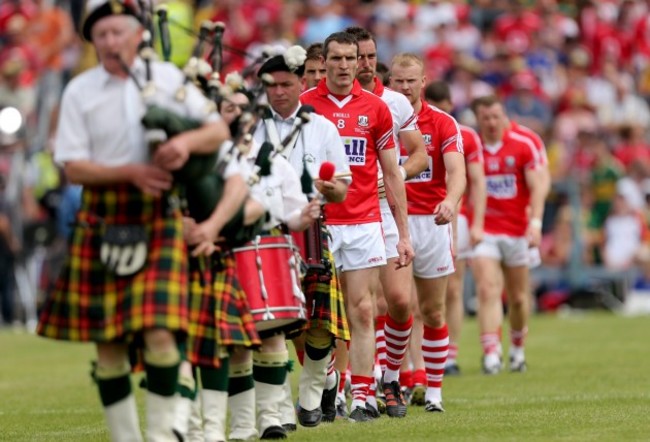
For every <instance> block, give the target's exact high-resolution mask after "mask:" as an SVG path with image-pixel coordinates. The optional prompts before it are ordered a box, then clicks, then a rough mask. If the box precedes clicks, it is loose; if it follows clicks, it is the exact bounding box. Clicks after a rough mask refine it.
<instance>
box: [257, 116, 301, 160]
mask: <svg viewBox="0 0 650 442" xmlns="http://www.w3.org/2000/svg"><path fill="white" fill-rule="evenodd" d="M298 124H300V118H298V117H296V118H295V120H294V122H293V127H292V128H291V131H290V133H291V132H293V130H294V129H295V128H296V126H298ZM264 126H265V128H266V137H267V139H268V140H269V141H270V142H271V144H273V146H274V147H275V149H278V148H279V146H280V143H281V142H282V141H281V140H280V134H278V128H277V127H276V125H275V121H274V120H273V118H265V119H264ZM300 132H301V131H298V132H296V133H294V135H293V137H291V140H289V144H288V145H287V147H286V148H285V149H284V151H282V156H283V157H284V158H286V159H288V158H289V157H290V156H291V152H293V148H294V147H296V142H297V141H298V136H299V135H300Z"/></svg>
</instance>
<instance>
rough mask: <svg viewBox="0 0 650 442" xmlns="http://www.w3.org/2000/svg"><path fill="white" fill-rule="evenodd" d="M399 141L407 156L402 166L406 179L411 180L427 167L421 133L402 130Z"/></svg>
mask: <svg viewBox="0 0 650 442" xmlns="http://www.w3.org/2000/svg"><path fill="white" fill-rule="evenodd" d="M399 141H400V143H401V145H402V146H404V149H405V150H406V153H407V154H408V159H407V160H406V162H405V163H404V164H402V167H403V168H404V170H405V171H406V178H407V179H408V178H413V177H414V176H417V175H418V174H419V173H420V172H422V171H423V170H425V169H426V168H427V166H428V159H427V150H426V147H425V146H424V138H422V132H420V131H419V130H402V131H400V133H399Z"/></svg>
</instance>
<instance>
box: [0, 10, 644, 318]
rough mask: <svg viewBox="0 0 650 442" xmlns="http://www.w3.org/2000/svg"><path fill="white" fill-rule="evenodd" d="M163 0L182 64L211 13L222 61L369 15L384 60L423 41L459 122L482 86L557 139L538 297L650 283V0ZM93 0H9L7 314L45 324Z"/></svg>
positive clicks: (1, 203) (234, 67)
mask: <svg viewBox="0 0 650 442" xmlns="http://www.w3.org/2000/svg"><path fill="white" fill-rule="evenodd" d="M161 3H163V2H161ZM164 3H166V4H167V5H168V10H169V17H170V23H171V24H170V30H171V34H172V48H173V62H174V63H176V64H178V65H179V66H181V67H182V66H183V65H184V64H185V62H186V61H187V59H188V57H189V54H190V51H191V49H192V47H193V45H194V43H195V40H196V39H195V37H194V36H193V35H191V33H190V32H187V30H188V29H189V30H194V29H198V27H199V25H200V23H201V22H202V21H203V20H206V19H207V20H213V21H222V22H224V23H225V24H226V31H225V34H224V45H225V48H226V50H225V52H224V71H225V72H223V74H225V73H227V72H230V71H241V70H242V69H245V68H246V67H247V66H249V65H250V64H251V63H252V62H253V60H255V59H258V58H259V57H261V56H263V54H264V53H267V54H268V53H270V52H273V51H277V50H281V49H282V48H286V47H288V46H290V45H291V44H294V43H300V44H303V45H305V46H306V45H308V44H310V43H313V42H318V41H323V40H324V39H325V37H327V36H328V35H329V34H330V33H332V32H335V31H339V30H342V29H344V28H345V27H347V26H349V25H353V24H358V25H361V26H364V27H366V28H368V29H369V30H371V31H372V32H373V33H374V35H375V37H376V40H377V48H378V58H379V60H380V61H381V62H383V63H384V64H386V65H390V60H391V58H392V57H393V56H394V55H395V54H397V53H399V52H414V53H416V54H419V55H422V56H423V57H424V59H425V68H426V76H427V80H429V81H431V80H440V79H443V80H446V81H448V82H449V84H450V86H451V90H452V98H453V101H454V104H455V108H454V111H453V113H454V116H455V117H456V118H457V119H458V120H459V121H460V122H462V123H464V124H468V125H470V126H472V125H474V117H473V115H472V113H471V111H470V110H469V103H470V102H471V100H472V99H473V98H475V97H478V96H482V95H486V94H490V93H496V94H498V95H499V96H500V97H501V98H502V100H503V102H504V104H505V108H506V110H507V112H508V114H509V116H510V117H511V119H513V120H516V121H518V122H520V123H522V124H524V125H526V126H528V127H530V128H531V129H533V130H535V131H536V132H538V133H539V134H540V135H541V136H542V137H543V139H544V140H545V142H546V147H547V150H548V155H549V161H550V169H551V174H552V177H553V191H552V193H551V195H550V197H549V199H548V202H547V208H546V214H545V218H544V239H543V244H542V247H541V252H542V259H543V266H542V268H540V269H537V270H536V271H535V273H534V279H535V292H536V295H537V299H538V303H537V307H538V309H540V310H552V309H554V308H556V307H557V306H558V305H560V304H562V303H565V302H567V300H569V299H574V300H575V299H582V302H585V303H586V304H589V303H590V302H595V301H594V299H597V300H598V301H597V302H599V303H600V304H605V305H606V306H609V307H616V305H617V304H618V303H619V302H620V301H621V300H622V299H623V297H624V294H625V293H626V292H627V291H628V290H635V289H636V290H645V289H648V288H650V234H649V233H648V226H649V223H650V204H649V202H650V198H649V196H650V143H649V138H648V126H649V125H650V108H649V106H648V103H649V99H650V0H602V1H581V0H575V1H559V0H538V1H525V0H476V1H442V0H428V1H427V0H420V1H403V0H378V1H363V0H307V1H297V0H214V1H211V0H203V1H183V0H176V1H174V0H171V1H166V2H164ZM83 8H84V2H83V1H82V0H58V1H54V0H3V1H2V3H1V4H0V108H3V107H6V106H12V107H15V108H17V109H18V110H19V111H20V112H21V113H22V115H23V117H24V121H25V124H24V127H23V129H22V130H21V131H20V132H19V133H18V135H12V136H6V135H4V134H2V135H0V136H1V138H0V300H1V303H0V310H1V311H2V323H4V324H12V323H20V324H26V326H27V327H28V328H33V326H34V324H35V320H36V309H35V307H34V306H35V305H37V303H38V300H39V299H41V298H42V296H43V295H42V294H43V293H44V291H45V290H46V289H47V287H48V285H49V284H51V282H52V279H53V278H54V277H55V275H56V271H57V266H58V265H60V262H61V257H62V254H63V253H64V252H63V251H64V244H65V238H66V235H67V232H68V231H69V224H70V221H71V219H72V217H73V216H74V211H75V210H76V207H77V204H78V198H79V189H78V188H76V187H75V186H71V185H68V183H66V182H65V179H64V177H63V175H62V174H61V171H60V169H59V168H57V166H56V165H55V164H53V162H52V160H51V155H50V151H51V145H50V140H51V139H52V136H53V134H54V132H55V130H56V120H57V116H56V115H57V109H58V106H57V105H58V102H59V98H60V95H61V91H62V88H63V87H64V85H65V84H66V82H67V81H68V80H69V79H70V78H72V77H73V76H74V75H75V74H77V73H79V72H81V71H83V70H84V69H87V68H89V67H91V66H93V65H95V64H96V59H95V56H94V53H93V51H92V48H91V46H90V45H88V44H87V43H84V42H83V41H82V40H81V38H80V36H79V34H78V32H77V29H79V23H80V22H81V20H82V17H83ZM471 287H472V286H471V284H469V285H468V292H470V293H469V294H468V296H470V297H471ZM580 294H582V295H583V296H582V298H581V296H580ZM576 302H579V301H576ZM468 306H469V307H470V310H471V303H470V304H468Z"/></svg>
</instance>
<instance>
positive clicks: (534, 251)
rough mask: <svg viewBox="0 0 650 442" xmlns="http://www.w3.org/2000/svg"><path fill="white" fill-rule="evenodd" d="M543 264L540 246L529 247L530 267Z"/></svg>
mask: <svg viewBox="0 0 650 442" xmlns="http://www.w3.org/2000/svg"><path fill="white" fill-rule="evenodd" d="M541 265H542V255H541V254H540V253H539V247H531V248H529V249H528V268H529V269H534V268H535V267H539V266H541Z"/></svg>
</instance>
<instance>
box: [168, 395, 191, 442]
mask: <svg viewBox="0 0 650 442" xmlns="http://www.w3.org/2000/svg"><path fill="white" fill-rule="evenodd" d="M191 412H192V400H191V399H190V398H186V397H182V396H178V397H177V399H176V411H175V412H174V425H173V426H172V428H173V429H174V431H175V432H176V433H177V434H178V435H179V436H181V437H182V438H183V440H185V439H186V437H187V430H188V428H189V424H190V413H191Z"/></svg>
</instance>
